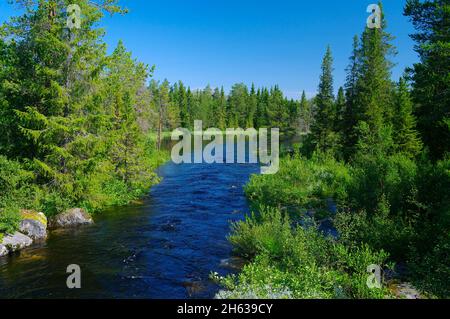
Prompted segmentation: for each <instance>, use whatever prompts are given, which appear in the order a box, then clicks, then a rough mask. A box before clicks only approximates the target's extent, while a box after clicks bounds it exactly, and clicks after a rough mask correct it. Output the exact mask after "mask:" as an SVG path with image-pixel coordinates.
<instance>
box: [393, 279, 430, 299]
mask: <svg viewBox="0 0 450 319" xmlns="http://www.w3.org/2000/svg"><path fill="white" fill-rule="evenodd" d="M394 292H395V294H396V295H397V297H398V298H401V299H422V298H423V297H422V295H421V293H420V292H419V291H418V290H417V289H416V288H415V287H414V286H413V285H411V284H410V283H408V282H403V283H400V284H398V285H397V286H396V287H395V289H394Z"/></svg>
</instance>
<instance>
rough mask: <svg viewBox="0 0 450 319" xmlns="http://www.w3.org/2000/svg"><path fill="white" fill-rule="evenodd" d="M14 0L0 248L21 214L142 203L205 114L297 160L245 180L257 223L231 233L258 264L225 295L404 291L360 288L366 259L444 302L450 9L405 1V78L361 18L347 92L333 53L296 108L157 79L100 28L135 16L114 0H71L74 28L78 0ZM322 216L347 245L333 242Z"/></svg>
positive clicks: (442, 1)
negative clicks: (274, 139)
mask: <svg viewBox="0 0 450 319" xmlns="http://www.w3.org/2000/svg"><path fill="white" fill-rule="evenodd" d="M11 2H13V4H14V5H16V6H18V8H20V10H21V11H20V12H22V14H21V15H18V16H16V17H13V18H11V19H10V20H9V21H7V22H4V23H3V25H2V26H1V27H0V65H1V68H0V132H1V134H0V239H1V237H2V236H3V235H4V234H9V233H12V232H14V231H15V230H16V229H17V227H18V224H19V221H20V218H21V217H20V211H21V210H23V209H30V210H36V211H42V212H44V213H45V214H46V215H47V216H48V217H51V216H53V215H55V214H57V213H60V212H62V211H64V210H66V209H68V208H71V207H81V208H84V209H85V210H86V211H88V212H89V213H92V214H93V213H97V212H101V211H103V210H104V209H105V208H107V207H110V206H119V205H125V204H127V203H130V202H132V201H133V200H137V199H139V198H141V197H142V196H144V195H145V194H146V193H147V192H148V190H149V188H150V187H151V186H152V185H154V184H156V183H158V181H159V178H158V176H157V174H156V173H155V172H154V170H155V168H156V167H158V166H159V165H160V164H162V163H164V162H165V161H167V160H168V152H167V151H166V150H164V149H163V148H162V147H161V134H162V133H163V132H170V131H171V130H173V129H175V128H177V127H184V128H188V129H191V128H192V126H193V123H194V120H203V123H204V127H217V128H220V129H225V128H227V127H230V128H234V127H242V128H249V127H254V128H262V127H268V128H270V127H275V128H279V129H280V131H281V132H282V137H283V138H284V139H285V140H289V139H292V138H295V139H294V140H295V142H293V143H292V145H291V147H290V148H291V149H292V150H293V151H292V152H288V153H286V154H284V157H283V158H282V160H281V164H280V172H279V173H278V174H276V175H271V176H265V175H253V176H252V177H251V179H250V181H249V183H248V184H247V185H246V187H245V193H246V196H247V197H248V199H249V201H250V203H251V206H252V210H253V211H254V213H252V214H251V215H249V216H248V217H247V218H246V219H245V221H240V222H236V223H234V224H233V225H232V232H231V234H230V236H229V241H230V242H231V243H232V244H233V247H234V250H235V253H236V254H238V255H240V256H242V257H243V258H245V259H246V260H247V263H246V265H245V266H244V268H243V269H242V271H241V272H240V273H238V274H235V275H230V276H226V277H220V276H216V275H215V274H212V275H211V277H212V279H213V280H217V282H218V283H219V284H220V285H222V287H224V290H223V291H221V292H220V293H219V294H218V296H217V297H220V298H221V297H223V298H251V297H255V296H256V297H258V298H267V297H269V298H390V297H395V291H393V289H390V287H389V285H383V287H382V288H380V289H370V288H369V287H368V286H367V285H366V278H367V275H368V274H367V266H368V265H371V264H376V265H380V266H382V268H383V269H384V270H385V271H384V273H385V277H384V278H385V280H386V283H389V282H392V281H393V280H401V281H408V282H412V283H413V284H414V285H415V286H416V287H417V288H418V289H420V290H421V291H422V292H424V294H425V295H426V296H428V297H441V298H442V297H443V298H448V297H450V281H449V279H450V191H449V190H450V157H449V146H450V4H449V3H448V1H447V0H426V1H419V0H408V1H406V5H405V8H404V15H405V16H406V17H408V18H409V19H410V21H411V23H412V24H413V26H414V28H415V30H416V33H415V34H413V35H412V38H413V39H414V41H415V43H416V46H415V51H416V53H417V54H418V56H419V57H420V61H419V62H418V63H416V64H414V65H411V66H410V67H409V68H408V69H406V70H405V73H404V75H403V76H402V77H401V78H400V79H393V78H392V75H391V70H392V67H393V63H394V62H393V61H394V59H395V53H396V49H395V47H394V46H393V45H392V39H393V37H392V35H391V34H389V33H388V31H387V22H386V20H387V17H385V16H384V15H383V18H382V23H381V28H379V29H377V28H373V29H370V28H368V27H365V28H363V27H364V25H362V29H363V30H362V33H361V34H360V35H356V36H355V37H354V39H353V50H352V52H351V53H350V58H349V62H348V67H347V69H346V72H347V78H346V83H345V86H344V87H339V88H336V87H335V85H334V77H333V71H334V68H333V53H332V48H331V47H328V48H326V44H324V47H325V48H326V50H325V54H324V57H323V62H322V69H321V76H320V79H319V85H318V91H317V95H316V96H315V97H313V98H311V99H308V98H307V97H306V94H305V92H304V91H303V93H302V96H301V99H300V100H299V101H297V100H293V99H288V98H286V97H285V96H284V94H283V92H282V90H281V89H280V87H279V86H277V85H273V86H272V87H257V86H256V85H255V84H252V85H251V86H250V87H248V86H247V85H246V84H243V83H237V84H235V85H234V86H233V87H232V88H231V90H230V91H229V92H225V90H224V88H223V87H218V88H212V87H210V86H207V87H206V88H204V89H203V90H191V88H190V87H189V86H187V85H186V84H184V83H183V82H182V81H178V82H174V83H170V82H169V81H168V80H165V81H162V82H160V81H156V80H153V79H151V78H152V75H153V72H154V69H155V66H149V65H146V64H144V63H141V62H139V61H138V60H136V59H135V58H133V56H132V54H131V52H129V51H128V50H127V49H126V47H125V46H124V44H123V43H122V42H119V43H118V44H117V46H116V48H115V49H114V51H113V52H112V54H107V47H106V43H105V42H104V40H103V36H104V30H103V29H102V28H101V27H100V26H99V24H100V23H101V19H102V17H103V16H104V15H105V14H126V9H124V8H122V7H121V6H120V5H119V4H118V1H117V0H101V1H100V0H98V1H88V0H79V1H76V3H77V4H78V5H79V6H80V7H81V10H82V12H83V23H82V24H81V27H80V29H68V28H67V26H66V20H67V12H66V11H65V8H66V7H67V6H68V5H69V4H72V3H73V2H74V1H70V0H38V1H22V0H15V1H11ZM380 6H381V7H382V5H381V3H380ZM256 80H257V79H255V81H256ZM311 80H312V81H317V79H311ZM335 89H337V90H336V91H335ZM299 91H300V90H299ZM335 92H337V94H335ZM330 203H332V204H333V205H335V206H336V209H332V210H330V209H329V207H330ZM324 222H329V223H331V224H332V225H333V226H332V227H333V228H335V229H336V230H337V232H338V234H339V235H338V236H335V237H333V236H324V235H323V233H322V231H321V230H320V229H321V228H322V226H323V224H324ZM389 274H395V275H391V277H392V276H393V278H394V279H393V278H390V277H389Z"/></svg>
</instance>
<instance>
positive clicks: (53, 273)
mask: <svg viewBox="0 0 450 319" xmlns="http://www.w3.org/2000/svg"><path fill="white" fill-rule="evenodd" d="M258 172H259V167H258V165H255V164H253V165H250V164H221V165H217V164H215V165H207V164H200V165H199V164H183V165H174V164H172V163H170V164H167V165H165V166H163V167H161V168H160V169H159V172H158V173H159V174H160V175H161V176H162V177H163V181H162V182H161V183H160V184H159V185H157V186H155V187H154V188H153V189H152V190H151V192H150V196H149V197H148V198H147V199H146V200H145V202H144V203H143V205H139V206H128V207H124V208H116V209H112V210H110V211H108V212H105V213H103V214H100V215H97V216H96V218H95V222H96V223H95V225H93V226H89V227H82V228H79V229H75V230H63V231H57V232H53V233H51V234H50V236H49V238H48V240H47V241H46V242H45V243H42V244H40V245H36V246H34V247H32V248H30V249H26V250H24V251H22V252H20V253H19V254H16V255H14V256H12V257H9V258H0V298H190V297H192V298H209V297H213V296H214V293H215V292H216V291H217V289H218V287H216V286H215V285H214V284H213V283H211V282H210V281H209V280H208V275H209V273H210V272H211V271H217V272H218V273H219V274H226V273H228V272H230V271H233V265H230V261H229V260H227V259H228V258H230V257H231V247H230V245H229V243H228V242H227V240H226V235H227V234H228V232H229V221H233V220H238V219H241V218H242V217H243V215H244V214H245V213H246V212H247V211H248V206H247V202H246V199H245V197H244V194H243V190H242V187H243V185H244V184H245V183H246V182H247V180H248V178H249V176H250V174H253V173H258ZM69 264H78V265H80V267H81V271H82V288H81V289H74V290H69V289H68V288H66V279H67V276H68V274H66V268H67V266H68V265H69Z"/></svg>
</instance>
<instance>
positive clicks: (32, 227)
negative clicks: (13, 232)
mask: <svg viewBox="0 0 450 319" xmlns="http://www.w3.org/2000/svg"><path fill="white" fill-rule="evenodd" d="M19 230H20V231H21V232H22V233H24V234H25V235H27V236H28V237H30V238H31V239H33V240H42V239H45V238H47V225H44V224H42V223H41V222H40V221H38V220H34V219H24V220H22V221H21V222H20V225H19Z"/></svg>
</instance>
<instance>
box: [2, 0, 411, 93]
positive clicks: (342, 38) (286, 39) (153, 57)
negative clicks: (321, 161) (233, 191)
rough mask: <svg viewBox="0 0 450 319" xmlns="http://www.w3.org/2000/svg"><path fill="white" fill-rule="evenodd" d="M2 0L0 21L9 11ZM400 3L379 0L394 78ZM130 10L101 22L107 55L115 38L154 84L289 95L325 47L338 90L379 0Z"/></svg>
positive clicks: (405, 50)
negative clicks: (148, 70) (150, 69)
mask: <svg viewBox="0 0 450 319" xmlns="http://www.w3.org/2000/svg"><path fill="white" fill-rule="evenodd" d="M6 2H7V1H6V0H0V21H4V20H5V19H6V18H7V17H8V16H10V15H11V14H12V13H13V11H12V7H11V6H10V5H8V4H7V3H6ZM405 2H406V1H405V0H384V2H383V5H384V12H385V15H386V19H387V21H388V31H389V32H390V33H392V34H393V35H394V36H395V37H396V39H395V40H394V45H395V46H396V47H397V49H398V51H399V54H398V55H397V56H396V57H395V58H394V59H393V61H394V62H395V63H397V65H396V67H395V68H394V70H393V77H394V79H397V78H398V77H399V76H400V75H401V74H402V73H403V70H404V68H405V67H407V66H410V65H411V64H412V63H414V62H416V61H417V56H416V53H415V52H414V51H413V45H414V43H413V42H412V40H411V39H410V38H409V34H411V33H412V32H413V29H412V26H411V24H410V23H409V22H408V20H407V18H406V17H404V16H403V15H402V12H403V6H404V4H405ZM121 3H122V4H123V5H125V6H126V7H127V8H128V9H129V10H130V12H129V13H128V14H127V15H125V16H119V15H117V16H114V17H109V16H108V17H106V18H105V19H104V20H103V22H102V24H103V26H104V27H105V28H106V31H107V35H106V38H105V40H106V42H107V43H108V46H109V51H111V50H113V49H114V46H115V45H116V44H117V41H118V40H119V39H122V40H123V41H124V43H125V45H126V47H127V48H128V49H129V50H131V51H132V52H133V55H134V56H135V57H136V58H137V59H139V60H140V61H143V62H145V63H147V64H150V65H155V66H156V71H155V74H154V78H155V79H157V80H163V79H165V78H167V79H168V80H169V81H170V82H175V81H177V80H182V81H183V82H185V83H186V84H187V85H189V86H191V88H193V89H197V88H203V87H205V86H206V85H207V84H210V85H211V86H221V85H223V86H224V87H225V89H227V90H228V89H229V88H230V87H231V86H232V84H234V83H237V82H244V83H246V84H248V85H250V84H251V83H252V82H254V83H255V85H256V86H272V85H274V84H278V85H279V86H280V87H281V89H282V90H283V91H284V92H285V94H286V95H287V96H289V97H293V98H298V96H299V94H300V92H301V91H302V90H305V91H306V92H307V94H308V95H309V96H311V95H313V94H314V93H315V92H316V90H317V85H318V79H319V73H320V63H321V60H322V56H323V54H324V52H325V49H326V46H327V45H328V44H329V45H331V48H332V51H333V55H334V60H335V63H334V67H335V72H334V75H335V86H336V90H337V87H338V86H340V85H343V82H344V80H345V71H344V69H345V67H346V65H347V63H348V57H349V55H350V52H351V46H352V38H353V35H355V34H361V32H362V30H363V28H364V26H365V22H366V19H367V17H368V15H369V14H368V13H366V8H367V6H368V5H369V4H371V3H377V1H376V0H340V1H338V0H278V1H273V0H272V1H266V0H222V1H213V0H170V1H165V0H158V1H153V0H121Z"/></svg>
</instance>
